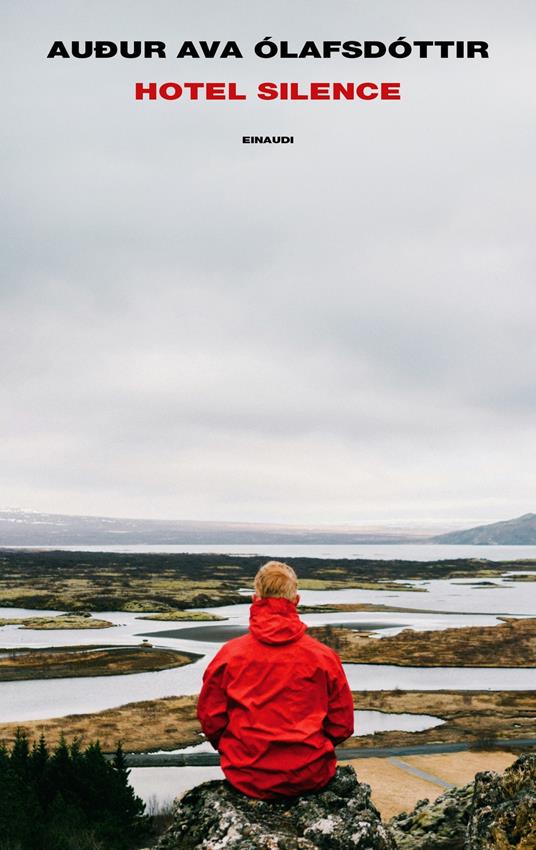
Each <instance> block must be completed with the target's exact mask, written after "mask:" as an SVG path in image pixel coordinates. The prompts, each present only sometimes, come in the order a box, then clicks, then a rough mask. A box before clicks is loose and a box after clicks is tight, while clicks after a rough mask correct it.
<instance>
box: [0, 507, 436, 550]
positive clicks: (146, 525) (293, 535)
mask: <svg viewBox="0 0 536 850" xmlns="http://www.w3.org/2000/svg"><path fill="white" fill-rule="evenodd" d="M420 539H421V536H419V534H418V533H406V532H404V530H401V529H389V528H387V529H386V530H385V531H383V530H377V529H373V530H368V529H364V530H363V531H355V530H351V529H347V528H344V527H343V528H341V527H339V528H308V527H301V526H290V525H288V526H286V525H275V524H272V525H269V524H262V523H233V522H201V521H199V522H194V521H189V520H155V519H117V518H113V517H92V516H71V515H68V514H47V513H38V512H34V511H23V510H13V509H7V510H1V509H0V546H4V547H5V546H121V545H134V544H138V545H170V546H175V545H185V544H201V545H202V544H206V545H219V544H229V545H232V544H246V545H247V544H264V545H265V544H274V545H275V544H282V543H283V544H285V543H288V544H300V543H301V544H308V545H313V544H322V543H324V544H335V543H360V544H363V543H413V542H415V541H418V540H420Z"/></svg>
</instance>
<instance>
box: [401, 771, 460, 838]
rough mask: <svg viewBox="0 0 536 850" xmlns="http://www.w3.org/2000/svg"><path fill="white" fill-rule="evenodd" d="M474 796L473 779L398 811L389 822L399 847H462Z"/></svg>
mask: <svg viewBox="0 0 536 850" xmlns="http://www.w3.org/2000/svg"><path fill="white" fill-rule="evenodd" d="M472 798H473V785H472V783H471V784H470V785H465V786H464V787H463V788H452V789H450V790H449V791H446V792H445V794H442V795H441V796H440V797H438V798H437V799H436V800H434V801H433V802H432V803H431V802H429V800H420V801H419V802H418V803H417V805H416V806H415V808H414V809H413V811H412V812H410V813H409V814H407V813H406V812H402V814H400V815H396V817H394V818H392V819H391V821H390V822H389V826H390V828H391V831H392V833H393V835H394V837H395V840H396V843H397V846H398V848H399V850H463V848H464V844H465V835H466V831H467V824H468V822H469V811H470V808H471V801H472Z"/></svg>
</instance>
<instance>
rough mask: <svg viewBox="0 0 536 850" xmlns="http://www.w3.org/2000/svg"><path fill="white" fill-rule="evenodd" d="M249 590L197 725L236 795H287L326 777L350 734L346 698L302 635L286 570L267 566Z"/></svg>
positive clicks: (324, 656)
mask: <svg viewBox="0 0 536 850" xmlns="http://www.w3.org/2000/svg"><path fill="white" fill-rule="evenodd" d="M255 589H256V596H255V597H254V600H253V604H252V606H251V614H250V632H249V634H247V635H245V636H244V637H240V638H236V639H235V640H231V641H229V643H227V644H226V645H225V646H224V647H222V649H221V650H220V651H219V652H218V654H217V655H216V657H215V658H214V659H213V661H212V662H211V663H210V664H209V666H208V667H207V670H206V672H205V676H204V680H203V688H202V691H201V694H200V696H199V702H198V717H199V720H200V722H201V726H202V728H203V731H204V733H205V735H206V736H207V738H208V739H209V741H211V743H212V744H213V745H214V746H215V747H216V748H217V749H218V750H219V751H220V754H221V765H222V769H223V771H224V773H225V776H226V777H227V779H228V780H229V782H230V783H231V784H232V785H233V786H234V787H235V788H238V789H239V790H240V791H243V792H244V793H245V794H248V795H249V796H251V797H259V798H264V799H269V798H274V797H279V796H295V795H297V794H301V793H304V792H306V791H314V790H318V789H320V788H322V787H324V786H325V785H326V784H327V783H328V782H329V780H330V779H331V778H332V777H333V775H334V773H335V767H336V762H335V754H334V745H335V744H337V743H340V742H341V741H343V740H344V739H345V738H347V737H349V736H350V735H351V734H352V732H353V726H354V724H353V704H352V695H351V692H350V689H349V687H348V683H347V681H346V676H345V675H344V671H343V669H342V665H341V662H340V660H339V658H338V656H337V654H336V653H335V652H333V650H331V649H329V648H328V647H327V646H325V645H324V644H322V643H319V642H318V641H316V640H314V639H313V638H310V637H309V636H308V635H306V634H305V630H306V626H305V625H304V624H303V623H302V622H301V620H300V619H299V617H298V614H297V611H296V605H297V602H298V601H299V597H298V596H297V595H296V576H295V574H294V571H293V570H291V568H290V567H288V566H287V565H286V564H278V563H277V562H270V563H269V564H266V565H265V566H264V567H263V568H261V570H260V571H259V573H258V575H257V578H256V581H255ZM283 592H284V593H285V595H284V596H283V595H281V594H282V593H283ZM276 594H277V595H276Z"/></svg>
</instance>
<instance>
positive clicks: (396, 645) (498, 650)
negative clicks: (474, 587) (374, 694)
mask: <svg viewBox="0 0 536 850" xmlns="http://www.w3.org/2000/svg"><path fill="white" fill-rule="evenodd" d="M309 634H310V635H312V636H313V637H316V638H317V639H318V640H321V641H322V642H323V643H326V644H327V645H328V646H331V647H332V648H333V649H335V650H336V651H337V652H338V653H339V655H340V656H341V658H342V660H343V661H346V662H351V663H357V664H396V665H398V666H400V667H536V618H526V619H521V620H514V619H512V620H510V619H508V620H506V621H505V622H504V623H502V624H501V625H499V626H468V627H467V628H461V629H444V630H442V631H429V632H416V631H413V630H412V629H404V630H403V631H401V632H400V633H399V634H397V635H393V636H392V637H384V638H381V639H380V640H378V639H377V638H373V637H370V636H369V635H368V634H366V633H364V632H357V631H353V630H352V629H348V628H338V627H336V626H317V627H314V628H311V629H309Z"/></svg>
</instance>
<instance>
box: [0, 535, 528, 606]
mask: <svg viewBox="0 0 536 850" xmlns="http://www.w3.org/2000/svg"><path fill="white" fill-rule="evenodd" d="M267 560H268V558H267V557H264V556H263V557H258V556H239V555H216V554H198V555H191V554H165V553H162V554H116V553H112V552H65V551H56V552H52V551H44V550H43V551H39V550H8V549H4V550H0V607H24V608H41V609H56V610H61V611H63V610H65V611H88V610H91V611H112V610H119V611H133V612H137V613H144V612H148V613H154V612H161V613H165V612H168V611H172V610H181V611H182V610H186V609H189V608H205V607H213V606H217V605H231V604H238V603H244V601H247V597H244V595H242V594H240V593H239V589H240V588H244V587H251V586H252V582H253V577H254V575H255V573H256V571H257V569H258V568H259V567H260V566H261V564H263V563H264V562H265V561H267ZM287 561H288V563H290V564H291V565H292V566H293V567H294V568H295V569H296V571H297V573H298V575H299V576H300V584H301V587H302V588H303V589H307V588H311V589H314V590H332V589H334V590H340V589H344V588H349V587H352V588H360V587H361V588H362V589H373V590H389V591H391V592H393V591H394V590H404V589H406V590H407V589H409V588H410V587H411V586H408V587H404V585H403V584H400V583H398V582H395V580H396V579H403V580H404V581H405V582H407V581H409V580H414V579H436V578H453V577H461V576H470V577H472V578H477V577H479V576H498V575H501V574H502V573H504V572H505V571H506V570H514V569H525V570H527V569H536V561H511V562H493V561H483V560H480V559H446V560H442V561H429V562H423V561H401V560H392V561H379V560H371V559H333V560H331V559H329V558H287ZM411 589H412V590H414V591H415V592H419V593H423V592H425V590H426V589H425V588H422V587H419V588H413V587H411Z"/></svg>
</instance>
